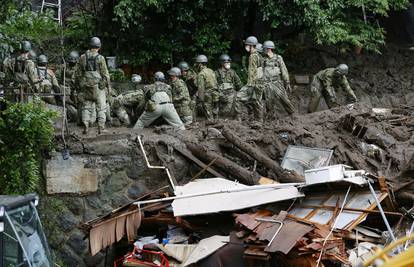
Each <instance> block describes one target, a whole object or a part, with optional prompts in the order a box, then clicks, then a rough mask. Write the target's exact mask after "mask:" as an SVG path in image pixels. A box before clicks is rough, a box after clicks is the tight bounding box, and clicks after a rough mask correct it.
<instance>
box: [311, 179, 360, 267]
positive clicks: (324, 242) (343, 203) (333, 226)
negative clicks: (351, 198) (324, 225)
mask: <svg viewBox="0 0 414 267" xmlns="http://www.w3.org/2000/svg"><path fill="white" fill-rule="evenodd" d="M351 187H352V185H350V186H349V187H348V191H346V194H345V197H344V201H343V202H342V206H341V209H340V210H339V213H338V216H336V218H335V221H334V223H333V225H332V228H331V231H329V234H328V235H327V236H326V237H325V240H323V244H322V249H321V253H320V254H319V258H318V260H317V261H316V267H319V264H320V263H321V259H322V255H323V249H324V248H325V245H326V242H327V241H328V239H329V237H330V236H331V234H332V232H333V230H334V229H335V225H336V223H337V222H338V219H339V215H341V213H342V211H343V209H344V207H345V203H346V199H347V198H348V195H349V192H350V191H351Z"/></svg>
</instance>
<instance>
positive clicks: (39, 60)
mask: <svg viewBox="0 0 414 267" xmlns="http://www.w3.org/2000/svg"><path fill="white" fill-rule="evenodd" d="M48 62H49V60H48V58H47V56H46V55H40V56H39V57H38V58H37V64H38V65H46V64H47V63H48Z"/></svg>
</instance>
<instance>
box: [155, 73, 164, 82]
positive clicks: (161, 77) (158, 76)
mask: <svg viewBox="0 0 414 267" xmlns="http://www.w3.org/2000/svg"><path fill="white" fill-rule="evenodd" d="M154 79H155V80H156V81H164V80H165V76H164V73H162V72H161V71H157V72H156V73H155V74H154Z"/></svg>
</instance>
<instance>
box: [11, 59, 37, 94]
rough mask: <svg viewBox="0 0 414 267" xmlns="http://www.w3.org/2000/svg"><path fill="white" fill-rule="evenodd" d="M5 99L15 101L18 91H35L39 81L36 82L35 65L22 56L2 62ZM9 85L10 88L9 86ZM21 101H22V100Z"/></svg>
mask: <svg viewBox="0 0 414 267" xmlns="http://www.w3.org/2000/svg"><path fill="white" fill-rule="evenodd" d="M4 70H5V73H6V75H5V80H6V81H5V84H6V85H7V87H9V88H6V92H5V94H6V97H7V98H8V99H9V100H12V101H14V100H16V95H19V93H20V90H22V91H23V92H25V93H29V92H30V93H34V92H36V91H37V87H38V86H39V85H38V83H39V81H38V80H37V73H36V65H35V63H34V62H33V61H31V60H30V59H28V57H27V55H25V54H23V55H20V56H17V57H14V58H7V59H6V60H5V61H4ZM9 85H10V86H9ZM22 100H23V99H22Z"/></svg>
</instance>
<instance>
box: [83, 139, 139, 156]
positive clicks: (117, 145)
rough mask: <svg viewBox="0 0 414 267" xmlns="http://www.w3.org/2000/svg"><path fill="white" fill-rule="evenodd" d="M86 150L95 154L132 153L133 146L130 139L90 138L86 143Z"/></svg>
mask: <svg viewBox="0 0 414 267" xmlns="http://www.w3.org/2000/svg"><path fill="white" fill-rule="evenodd" d="M84 149H85V152H86V153H88V154H93V155H131V154H133V153H134V149H133V147H132V146H131V145H130V144H129V140H128V139H119V140H96V139H95V140H90V142H87V143H85V144H84Z"/></svg>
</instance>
